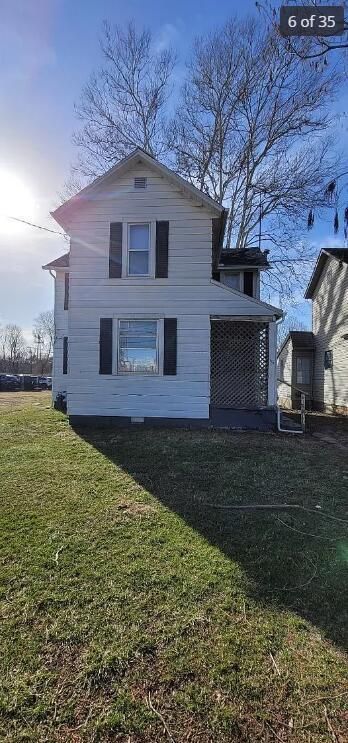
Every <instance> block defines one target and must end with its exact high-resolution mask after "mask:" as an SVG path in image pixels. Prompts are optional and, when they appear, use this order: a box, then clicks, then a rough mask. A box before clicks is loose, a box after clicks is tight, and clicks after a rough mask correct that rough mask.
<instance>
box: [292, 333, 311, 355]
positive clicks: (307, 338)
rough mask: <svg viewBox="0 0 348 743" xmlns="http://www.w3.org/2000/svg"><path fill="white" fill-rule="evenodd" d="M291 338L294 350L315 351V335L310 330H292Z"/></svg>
mask: <svg viewBox="0 0 348 743" xmlns="http://www.w3.org/2000/svg"><path fill="white" fill-rule="evenodd" d="M289 336H290V338H291V340H292V345H293V347H294V348H302V349H307V350H308V351H312V350H313V348H314V335H313V333H311V332H310V331H309V330H290V333H289Z"/></svg>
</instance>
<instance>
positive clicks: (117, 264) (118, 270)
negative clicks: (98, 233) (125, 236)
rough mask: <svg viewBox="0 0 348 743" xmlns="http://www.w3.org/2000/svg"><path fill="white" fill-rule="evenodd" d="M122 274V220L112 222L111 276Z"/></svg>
mask: <svg viewBox="0 0 348 743" xmlns="http://www.w3.org/2000/svg"><path fill="white" fill-rule="evenodd" d="M121 276H122V222H112V223H111V224H110V248H109V278H110V279H120V278H121Z"/></svg>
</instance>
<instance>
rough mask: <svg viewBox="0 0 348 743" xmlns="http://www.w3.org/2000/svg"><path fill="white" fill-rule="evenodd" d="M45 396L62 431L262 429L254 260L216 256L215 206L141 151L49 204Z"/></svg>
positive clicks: (270, 364)
mask: <svg viewBox="0 0 348 743" xmlns="http://www.w3.org/2000/svg"><path fill="white" fill-rule="evenodd" d="M53 217H54V218H55V219H56V221H57V222H58V224H59V225H61V227H63V229H64V231H65V232H66V233H67V234H68V235H69V236H70V251H69V253H67V254H65V255H63V256H62V257H60V258H58V259H57V260H55V261H52V262H50V263H48V264H47V265H46V266H44V268H45V269H47V270H50V272H52V273H54V276H55V327H56V340H55V347H54V365H53V399H54V400H56V399H57V396H58V395H59V393H66V397H67V412H68V415H69V418H70V421H71V422H72V423H75V424H89V423H95V422H97V423H99V422H101V423H121V424H124V423H137V424H142V423H146V422H148V421H151V422H152V423H156V422H157V423H158V422H160V423H162V424H163V422H164V421H165V422H166V423H167V424H168V423H171V424H173V425H187V424H190V425H193V424H194V425H202V426H207V425H231V426H235V425H236V426H239V425H243V426H247V427H248V426H249V427H259V428H263V427H266V428H269V427H274V426H275V422H276V333H277V328H276V322H277V320H278V319H279V318H280V317H281V316H282V312H281V310H279V309H277V308H275V307H272V306H271V305H269V304H266V303H264V302H261V301H260V271H261V270H267V268H268V262H267V253H266V252H265V253H263V252H261V251H260V250H248V251H222V244H223V236H224V226H225V221H226V212H225V209H224V208H223V207H222V206H220V205H219V204H218V203H216V202H215V201H213V200H212V199H211V198H209V197H208V196H207V195H206V194H204V193H202V192H201V191H199V190H198V189H197V188H195V187H194V186H192V185H191V184H189V183H188V182H186V181H185V180H184V179H182V178H180V177H179V176H178V175H177V174H176V173H174V172H173V171H171V170H169V169H168V168H167V167H165V166H164V165H162V164H160V163H159V162H158V161H157V160H155V159H154V158H152V157H151V156H150V155H148V154H147V153H145V152H144V151H143V150H140V149H137V150H135V151H134V152H133V153H132V154H131V155H130V156H129V157H127V158H125V159H124V160H122V162H120V163H119V164H118V165H116V166H115V167H113V168H111V170H109V171H108V172H107V173H105V175H103V176H101V177H100V178H97V179H96V180H95V181H94V182H93V183H92V184H91V185H89V186H88V187H86V188H85V189H83V190H82V191H80V193H79V194H77V196H75V197H73V198H72V199H70V200H69V201H67V202H66V203H65V204H63V205H62V206H60V207H59V208H58V209H57V210H56V211H55V212H54V213H53Z"/></svg>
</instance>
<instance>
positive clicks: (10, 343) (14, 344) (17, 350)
mask: <svg viewBox="0 0 348 743" xmlns="http://www.w3.org/2000/svg"><path fill="white" fill-rule="evenodd" d="M24 350H25V341H24V336H23V331H22V328H20V327H19V326H18V325H15V324H14V323H9V324H8V325H5V327H4V329H3V332H2V353H3V361H4V362H6V368H7V369H8V371H10V372H13V373H17V372H18V371H19V366H20V363H21V359H22V358H23V354H24Z"/></svg>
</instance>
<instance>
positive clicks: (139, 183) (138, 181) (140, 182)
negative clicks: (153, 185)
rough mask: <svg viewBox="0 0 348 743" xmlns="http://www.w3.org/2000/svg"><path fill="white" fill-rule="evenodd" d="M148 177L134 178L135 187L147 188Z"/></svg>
mask: <svg viewBox="0 0 348 743" xmlns="http://www.w3.org/2000/svg"><path fill="white" fill-rule="evenodd" d="M146 186H147V178H134V188H146Z"/></svg>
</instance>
